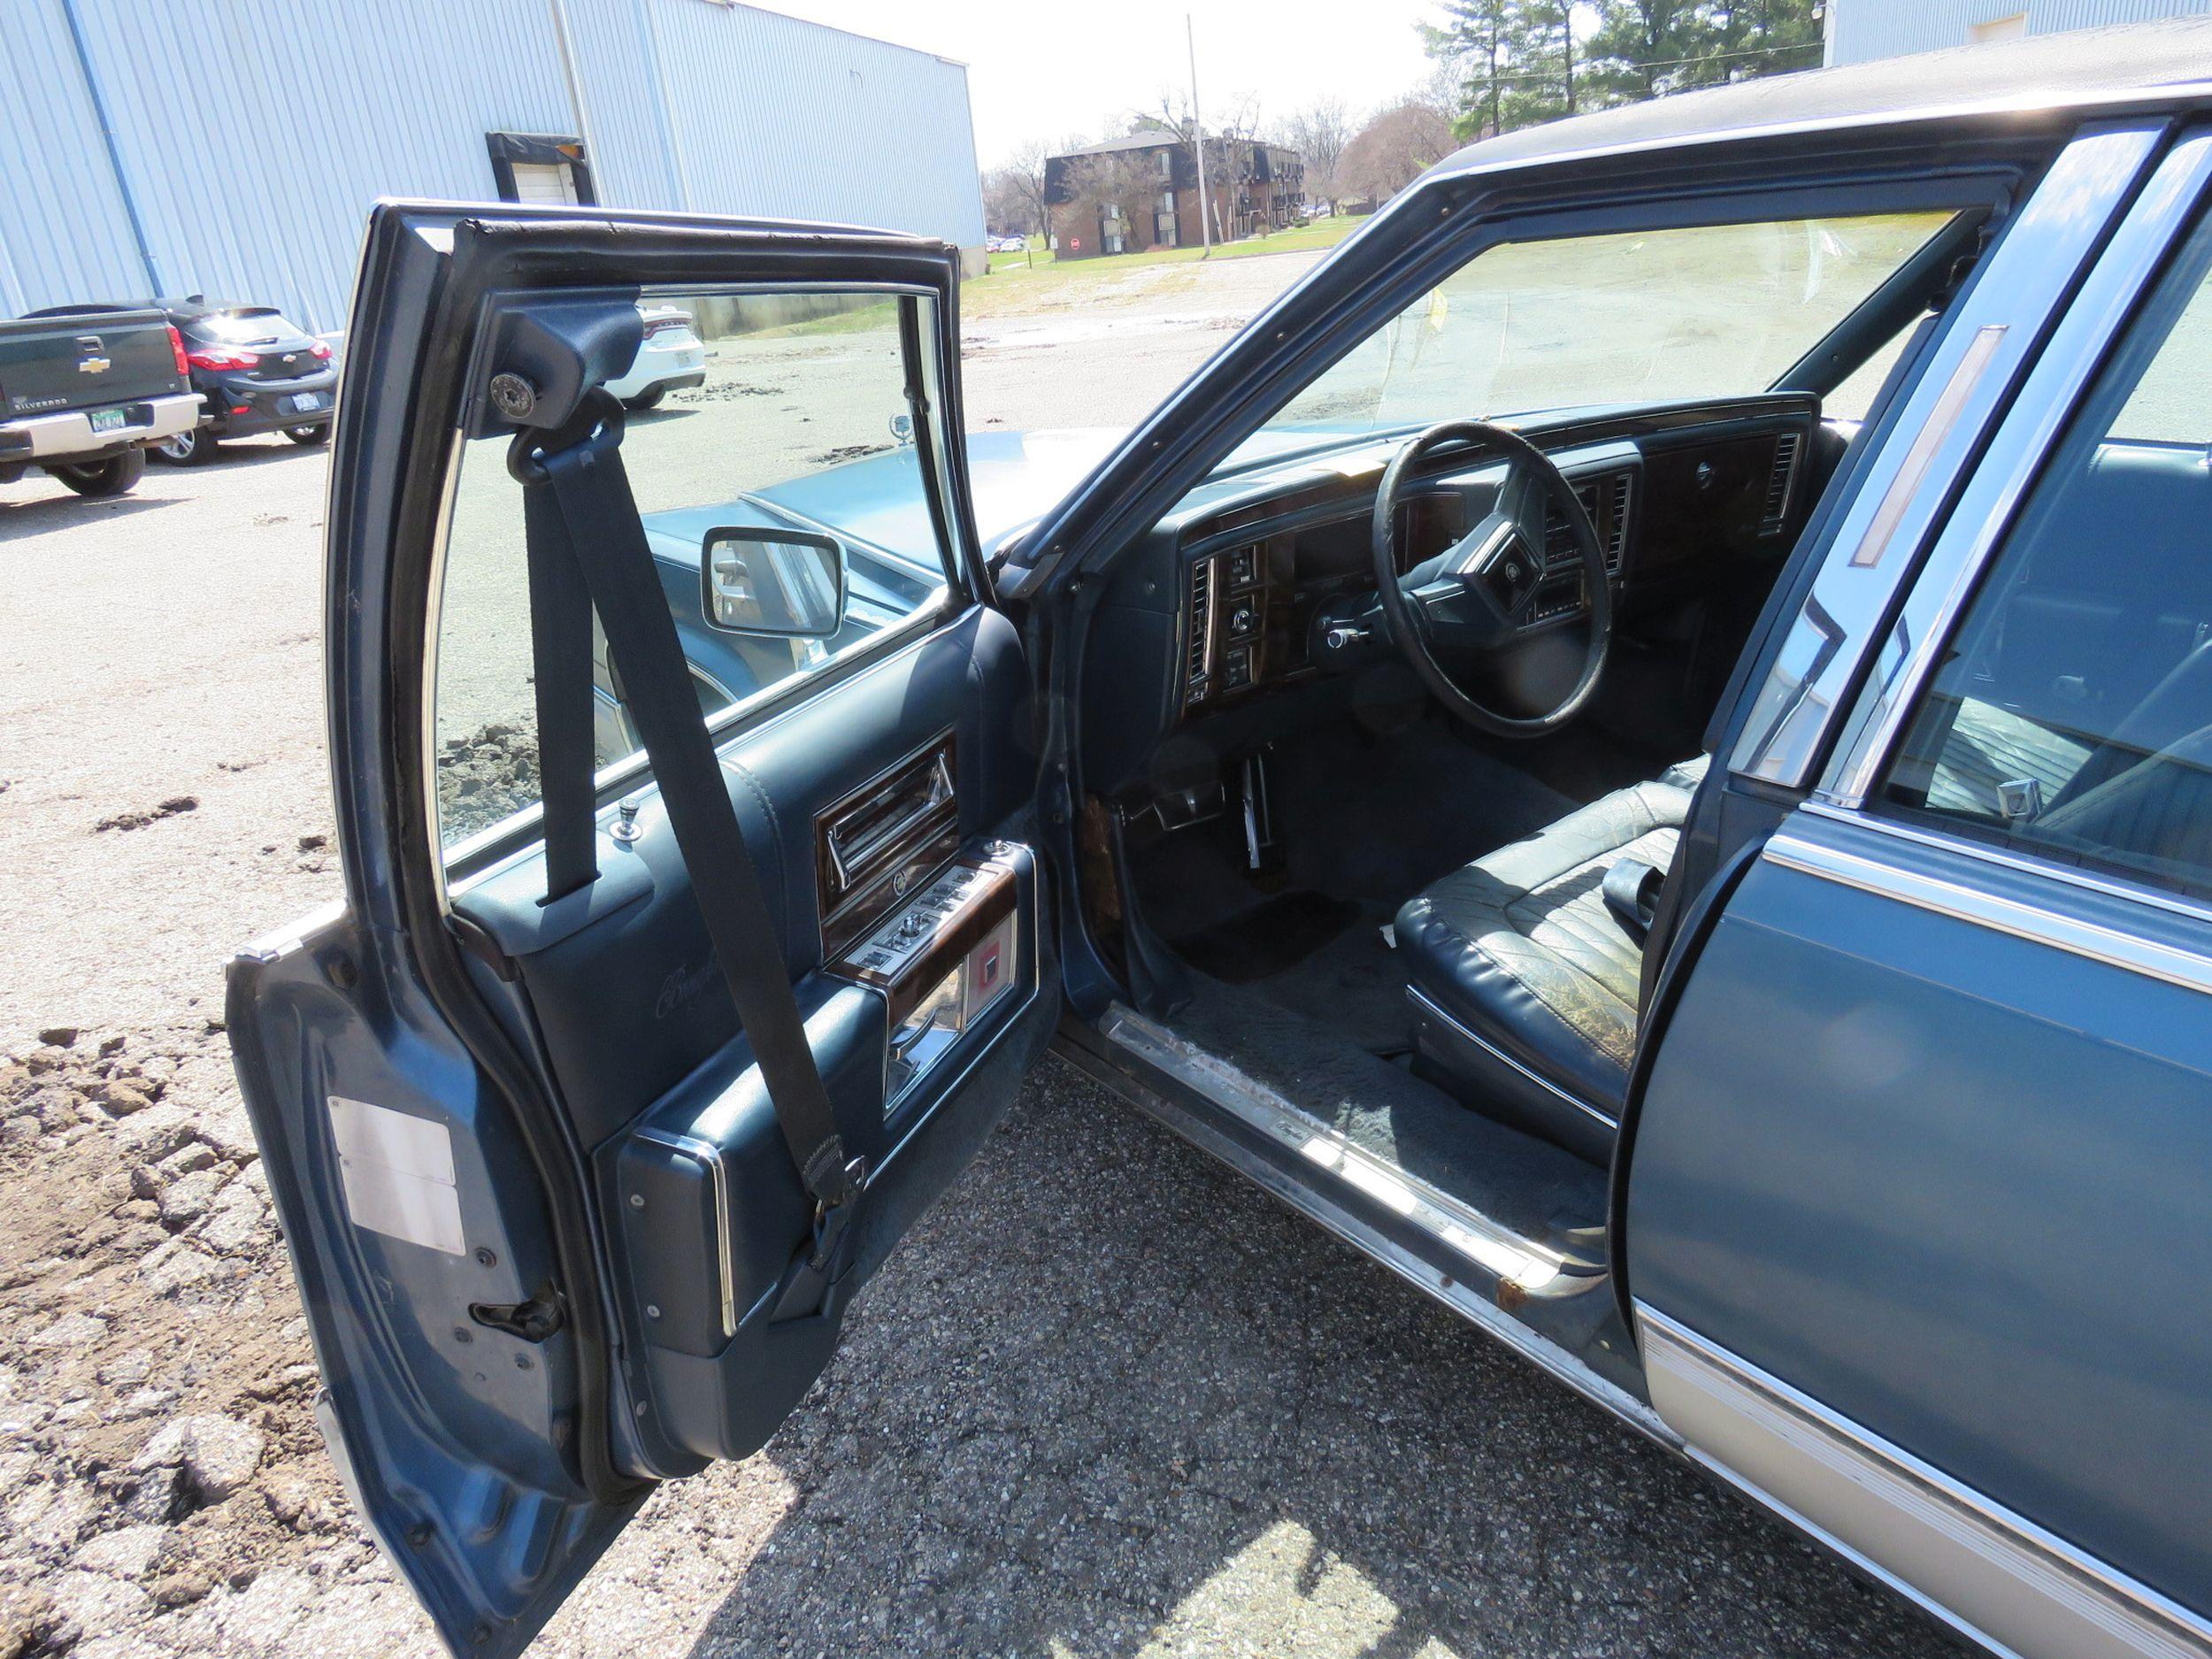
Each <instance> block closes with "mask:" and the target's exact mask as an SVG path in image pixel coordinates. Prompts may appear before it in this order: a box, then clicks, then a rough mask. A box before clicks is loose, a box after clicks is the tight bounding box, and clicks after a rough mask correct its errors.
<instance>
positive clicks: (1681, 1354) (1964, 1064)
mask: <svg viewBox="0 0 2212 1659" xmlns="http://www.w3.org/2000/svg"><path fill="white" fill-rule="evenodd" d="M2204 926H2205V925H2204V924H2203V923H2202V922H2200V921H2198V920H2196V919H2195V918H2192V917H2188V916H2185V915H2183V914H2181V913H2178V912H2174V911H2165V910H2159V909H2157V908H2155V907H2146V906H2144V905H2142V904H2140V903H2138V902H2135V901H2133V900H2131V899H2129V898H2126V897H2123V896H2119V895H2113V894H2107V893H2101V892H2099V891H2098V890H2096V889H2095V888H2093V887H2078V886H2062V885H2060V884H2055V883H2054V882H2052V881H2050V880H2049V879H2047V878H2045V877H2043V876H2042V875H2040V874H2039V873H2034V872H2028V871H2025V870H2020V869H2008V868H2007V867H2005V866H2004V865H2002V864H1993V863H1992V862H1990V861H1988V860H1986V859H1984V858H1981V857H1978V856H1974V855H1972V854H1970V853H1969V852H1966V851H1963V850H1953V849H1947V848H1943V847H1939V846H1937V845H1934V844H1932V843H1931V842H1929V841H1925V840H1924V839H1911V840H1908V839H1905V838H1904V837H1903V836H1902V835H1901V834H1900V833H1897V832H1894V831H1886V830H1883V829H1880V828H1877V827H1870V826H1862V825H1858V824H1854V823H1850V822H1847V821H1843V820H1842V819H1840V818H1838V817H1834V816H1822V815H1817V814H1815V813H1813V812H1809V811H1802V810H1801V811H1800V812H1798V813H1796V814H1794V815H1793V816H1792V817H1791V818H1789V819H1788V820H1787V821H1786V823H1785V825H1784V826H1783V828H1782V829H1781V830H1780V831H1779V832H1778V833H1777V834H1776V835H1775V836H1774V837H1773V838H1772V839H1771V840H1770V841H1769V842H1768V843H1767V846H1766V848H1765V849H1764V851H1763V854H1762V856H1760V857H1759V858H1758V860H1757V861H1756V862H1755V864H1753V865H1752V866H1751V868H1750V869H1749V871H1748V872H1747V874H1746V876H1745V877H1744V879H1743V880H1742V882H1741V885H1740V887H1738V889H1737V890H1736V892H1735V893H1734V895H1732V898H1731V899H1730V901H1729V902H1728V904H1727V907H1726V909H1725V910H1724V913H1723V915H1722V917H1721V919H1720V920H1719V922H1718V924H1717V926H1716V927H1715V928H1714V930H1713V932H1712V933H1711V935H1710V937H1709V940H1708V941H1706V942H1705V944H1704V945H1703V948H1702V949H1701V951H1700V953H1699V954H1698V956H1697V957H1696V959H1695V962H1694V965H1693V966H1692V968H1691V970H1690V972H1689V977H1688V979H1687V980H1686V984H1685V985H1684V986H1683V987H1682V989H1681V992H1680V995H1679V1000H1678V1002H1677V1004H1676V1005H1675V1007H1674V1008H1673V1010H1672V1011H1671V1017H1670V1018H1669V1020H1668V1022H1667V1025H1666V1027H1665V1030H1664V1033H1663V1036H1662V1037H1661V1039H1660V1041H1659V1046H1658V1049H1657V1052H1656V1055H1655V1058H1654V1060H1653V1063H1652V1064H1651V1068H1650V1072H1649V1078H1648V1083H1647V1089H1646V1092H1645V1094H1644V1097H1643V1100H1642V1103H1641V1108H1640V1116H1639V1118H1638V1123H1637V1127H1636V1132H1635V1141H1634V1147H1633V1159H1632V1164H1631V1165H1630V1171H1629V1181H1628V1199H1627V1213H1626V1229H1627V1238H1628V1259H1629V1263H1630V1271H1631V1276H1632V1294H1633V1295H1634V1297H1635V1299H1636V1302H1637V1304H1638V1309H1639V1313H1640V1321H1641V1323H1642V1324H1643V1325H1644V1326H1645V1327H1646V1335H1647V1365H1648V1366H1649V1367H1650V1368H1651V1371H1652V1382H1653V1394H1654V1401H1655V1404H1656V1405H1657V1406H1658V1409H1660V1411H1661V1414H1662V1415H1663V1417H1666V1418H1667V1419H1668V1421H1669V1422H1670V1423H1671V1424H1673V1425H1675V1426H1676V1427H1677V1428H1678V1429H1680V1430H1682V1431H1683V1432H1685V1434H1686V1436H1687V1437H1688V1438H1689V1440H1691V1443H1692V1445H1693V1447H1694V1448H1696V1449H1698V1450H1699V1451H1701V1453H1702V1454H1704V1455H1709V1456H1710V1457H1712V1458H1713V1459H1714V1460H1715V1461H1716V1462H1717V1463H1721V1464H1722V1465H1723V1466H1724V1467H1726V1468H1728V1469H1730V1470H1732V1471H1735V1472H1736V1473H1737V1474H1738V1475H1739V1476H1740V1477H1742V1478H1747V1479H1751V1480H1752V1481H1753V1482H1754V1484H1757V1483H1758V1481H1759V1480H1760V1479H1762V1471H1763V1479H1767V1480H1781V1481H1784V1482H1786V1483H1787V1485H1786V1487H1785V1489H1782V1490H1778V1491H1776V1490H1767V1492H1766V1495H1768V1496H1769V1497H1770V1498H1771V1499H1773V1500H1776V1501H1778V1502H1780V1503H1781V1505H1782V1506H1783V1507H1785V1508H1786V1509H1790V1510H1793V1511H1794V1512H1795V1513H1797V1514H1798V1515H1799V1516H1801V1517H1804V1518H1807V1519H1809V1520H1810V1521H1811V1522H1812V1523H1813V1524H1815V1525H1816V1526H1818V1527H1820V1528H1822V1529H1824V1530H1826V1531H1828V1532H1831V1533H1832V1534H1834V1535H1836V1536H1838V1537H1839V1538H1840V1539H1841V1540H1842V1541H1843V1542H1844V1543H1846V1544H1847V1546H1849V1547H1850V1548H1853V1549H1854V1550H1855V1552H1857V1553H1860V1554H1862V1555H1863V1556H1865V1557H1867V1558H1869V1559H1870V1561H1871V1562H1872V1563H1874V1564H1875V1565H1877V1566H1878V1567H1879V1568H1881V1569H1883V1570H1884V1571H1886V1572H1888V1573H1890V1574H1892V1575H1893V1576H1895V1577H1896V1578H1899V1579H1901V1581H1903V1582H1904V1583H1906V1584H1907V1585H1908V1586H1914V1587H1915V1588H1916V1590H1917V1591H1919V1592H1922V1593H1924V1594H1929V1595H1932V1596H1933V1597H1934V1598H1935V1599H1936V1600H1938V1601H1940V1602H1942V1603H1944V1604H1945V1605H1946V1606H1947V1608H1949V1609H1951V1611H1952V1612H1953V1613H1954V1614H1959V1613H1962V1612H1964V1613H1966V1614H1968V1615H1969V1616H1970V1617H1972V1619H1973V1621H1974V1622H1975V1623H1976V1624H1977V1627H1978V1629H1980V1630H1981V1631H1982V1632H1983V1633H1984V1634H1986V1635H1994V1636H1996V1637H1998V1638H2000V1639H2001V1640H2007V1641H2017V1640H2019V1639H2020V1638H2021V1637H2022V1636H2023V1635H2024V1634H2025V1633H2026V1632H2028V1631H2029V1630H2031V1629H2032V1628H2034V1627H2036V1626H2037V1625H2038V1624H2039V1622H2047V1621H2048V1620H2050V1619H2053V1618H2058V1619H2061V1620H2062V1621H2063V1620H2065V1619H2069V1618H2070V1617H2073V1616H2072V1615H2071V1614H2061V1613H2055V1612H2054V1611H2053V1609H2052V1608H2051V1607H2049V1606H2045V1607H2042V1608H2038V1607H2037V1606H2036V1605H2035V1604H2034V1601H2033V1599H2032V1598H2026V1597H2017V1596H2016V1597H2015V1599H2013V1600H2009V1601H2008V1600H2007V1599H2006V1597H2005V1596H2003V1595H1999V1594H1994V1593H1993V1591H1992V1590H1991V1589H1990V1588H1989V1586H1988V1585H1986V1584H1983V1585H1977V1584H1976V1583H1974V1582H1973V1581H1972V1576H1971V1574H1970V1573H1968V1572H1964V1571H1962V1568H1961V1562H1954V1563H1952V1565H1951V1567H1950V1568H1948V1569H1946V1568H1943V1567H1941V1566H1940V1565H1939V1564H1938V1563H1939V1561H1940V1559H1941V1558H1942V1555H1943V1548H1949V1546H1943V1547H1942V1548H1939V1544H1940V1542H1941V1538H1942V1536H1943V1535H1944V1534H1946V1533H1947V1532H1949V1533H1956V1532H1957V1531H1958V1528H1959V1526H1960V1525H1964V1522H1963V1520H1962V1517H1963V1516H1964V1515H1965V1514H1966V1513H1967V1512H1968V1510H1969V1509H1976V1508H1977V1507H1978V1509H1979V1510H1980V1511H1981V1512H1983V1513H1984V1515H1985V1519H1986V1518H1987V1517H1989V1516H1994V1517H2001V1518H2000V1519H1999V1520H1998V1521H1996V1522H1995V1523H1994V1524H1993V1525H1994V1529H1995V1530H1994V1531H1993V1532H1991V1534H1990V1537H1989V1539H1988V1540H1985V1547H1984V1548H1981V1549H1980V1550H1979V1551H1978V1553H1977V1552H1974V1551H1969V1552H1968V1555H1966V1556H1964V1557H1962V1558H1961V1561H1962V1562H1964V1563H1968V1564H1971V1563H1974V1562H1977V1561H1979V1562H1982V1563H1987V1562H1988V1561H1991V1560H2001V1559H2008V1560H2011V1561H2012V1563H2013V1564H2012V1566H2011V1567H2009V1568H2008V1571H2007V1572H2006V1573H2005V1574H2004V1575H2001V1578H1999V1580H1997V1582H2000V1583H2003V1584H2013V1585H2015V1586H2017V1585H2018V1584H2019V1583H2020V1582H2022V1581H2023V1580H2026V1581H2029V1582H2031V1584H2032V1581H2033V1580H2035V1579H2036V1578H2037V1577H2038V1576H2039V1572H2041V1571H2045V1570H2050V1571H2057V1570H2058V1569H2059V1568H2063V1569H2064V1573H2071V1572H2072V1571H2075V1568H2076V1566H2077V1565H2078V1563H2073V1554H2074V1553H2076V1552H2078V1556H2079V1557H2080V1559H2081V1560H2082V1561H2085V1562H2088V1563H2096V1564H2098V1565H2100V1566H2101V1568H2102V1569H2103V1570H2105V1571H2107V1573H2108V1576H2109V1577H2111V1578H2114V1579H2116V1580H2117V1581H2119V1582H2122V1583H2127V1584H2132V1585H2135V1586H2141V1587H2142V1588H2143V1589H2144V1590H2145V1591H2146V1592H2147V1594H2148V1596H2149V1598H2150V1600H2151V1601H2152V1602H2155V1601H2158V1600H2160V1599H2162V1598H2170V1599H2171V1600H2172V1601H2174V1602H2176V1603H2178V1604H2180V1605H2181V1606H2182V1607H2184V1608H2194V1609H2207V1608H2212V1489H2208V1487H2207V1486H2206V1484H2205V1482H2204V1481H2203V1480H2202V1479H2201V1478H2200V1471H2202V1470H2203V1469H2204V1468H2206V1467H2207V1466H2208V1464H2212V1418H2208V1417H2207V1416H2206V1414H2205V1412H2204V1410H2203V1379H2204V1378H2205V1377H2206V1375H2208V1373H2212V1279H2207V1277H2206V1276H2205V1275H2204V1274H2203V1273H2202V1272H2201V1271H2200V1268H2201V1266H2202V1264H2203V1263H2205V1262H2206V1261H2207V1260H2208V1259H2212V1202H2208V1200H2212V1178H2208V1175H2207V1173H2206V1172H2207V1171H2208V1170H2212V1114H2208V1112H2207V1110H2206V1106H2207V1103H2208V1102H2212V1020H2207V1019H2206V1018H2205V1010H2206V1006H2207V1005H2206V1001H2205V998H2206V995H2207V993H2208V991H2212V967H2208V966H2207V965H2206V964H2205V962H2204V958H2203V957H2202V956H2201V955H2200V949H2201V940H2202V934H2203V930H2204ZM1686 1356H1687V1357H1686ZM1731 1369H1733V1370H1734V1371H1736V1372H1738V1373H1739V1375H1738V1378H1737V1379H1736V1383H1737V1384H1740V1379H1741V1378H1742V1377H1750V1378H1753V1379H1756V1380H1755V1383H1754V1384H1753V1385H1752V1386H1751V1387H1750V1389H1749V1391H1748V1396H1747V1397H1749V1396H1756V1399H1757V1403H1756V1404H1755V1406H1753V1407H1749V1408H1746V1409H1731V1410H1717V1409H1714V1408H1715V1399H1716V1393H1715V1391H1716V1389H1717V1387H1719V1386H1722V1385H1720V1384H1717V1383H1716V1382H1715V1380H1714V1379H1715V1378H1716V1377H1719V1376H1723V1375H1724V1373H1725V1372H1726V1371H1729V1370H1731ZM1730 1386H1735V1385H1730ZM1793 1402H1800V1403H1793ZM1801 1402H1811V1403H1810V1404H1809V1405H1806V1404H1803V1403H1801ZM1815 1411H1816V1412H1819V1413H1822V1414H1824V1416H1825V1419H1826V1420H1828V1421H1830V1422H1832V1423H1833V1424H1838V1425H1842V1428H1841V1433H1842V1435H1843V1436H1844V1437H1845V1440H1846V1441H1848V1440H1855V1441H1856V1443H1857V1444H1858V1445H1859V1446H1860V1447H1861V1448H1864V1447H1867V1446H1871V1447H1875V1448H1879V1449H1878V1451H1876V1452H1874V1453H1871V1454H1868V1455H1866V1458H1865V1462H1864V1465H1863V1466H1862V1467H1854V1464H1855V1461H1856V1460H1857V1459H1858V1456H1859V1454H1858V1453H1856V1452H1853V1451H1851V1450H1850V1449H1849V1448H1848V1446H1847V1445H1845V1448H1844V1449H1842V1450H1838V1449H1836V1448H1829V1450H1828V1452H1827V1453H1826V1455H1823V1456H1820V1457H1808V1456H1805V1455H1801V1454H1802V1453H1803V1448H1804V1445H1805V1444H1806V1441H1807V1437H1808V1435H1809V1434H1810V1433H1812V1432H1813V1431H1810V1430H1808V1429H1807V1428H1806V1426H1805V1425H1806V1422H1807V1421H1809V1414H1810V1413H1812V1412H1815ZM1762 1412H1766V1413H1770V1414H1772V1417H1773V1422H1772V1423H1771V1424H1769V1425H1766V1426H1762V1418H1761V1416H1760V1414H1761V1413H1762ZM1792 1412H1795V1413H1796V1414H1797V1415H1796V1416H1795V1417H1791V1414H1792ZM1776 1425H1779V1426H1776ZM1793 1425H1794V1426H1793ZM1839 1444H1843V1442H1839ZM1792 1448H1795V1449H1794V1450H1793V1449H1792ZM1914 1464H1916V1465H1918V1466H1923V1467H1924V1470H1925V1471H1932V1472H1929V1473H1926V1474H1924V1475H1923V1476H1921V1477H1918V1479H1920V1480H1921V1484H1922V1486H1923V1487H1924V1488H1925V1490H1924V1491H1923V1494H1922V1496H1921V1498H1920V1499H1918V1500H1909V1501H1907V1502H1903V1503H1901V1504H1883V1505H1880V1506H1877V1507H1876V1508H1873V1509H1870V1508H1869V1507H1868V1506H1867V1503H1866V1501H1865V1494H1866V1492H1867V1490H1868V1488H1869V1483H1870V1482H1878V1481H1879V1480H1880V1479H1886V1478H1888V1477H1889V1476H1891V1475H1893V1473H1894V1472H1895V1471H1896V1470H1897V1469H1900V1468H1906V1467H1908V1466H1909V1465H1914ZM1747 1471H1749V1472H1747ZM1931 1482H1932V1483H1935V1484H1934V1485H1930V1484H1929V1483H1931ZM1945 1484H1947V1485H1948V1486H1949V1487H1950V1488H1952V1489H1954V1490H1955V1492H1957V1493H1959V1494H1966V1496H1963V1497H1962V1498H1960V1499H1959V1500H1957V1502H1955V1504H1947V1503H1945V1502H1942V1500H1941V1498H1940V1496H1938V1497H1936V1498H1930V1497H1929V1496H1928V1495H1927V1494H1928V1493H1930V1492H1935V1491H1937V1489H1938V1487H1939V1486H1944V1485H1945ZM1763 1490H1765V1488H1763ZM1915 1503H1917V1504H1918V1505H1919V1511H1920V1512H1921V1513H1923V1514H1925V1515H1931V1516H1937V1517H1939V1519H1940V1521H1941V1522H1942V1524H1940V1525H1937V1524H1934V1523H1931V1525H1933V1526H1934V1530H1933V1531H1932V1532H1923V1531H1922V1530H1921V1529H1918V1528H1916V1526H1915V1525H1914V1524H1913V1522H1914V1518H1915V1510H1914V1508H1913V1506H1914V1504H1915ZM1976 1525H1981V1523H1977V1524H1976ZM2037 1534H2047V1535H2048V1536H2049V1538H2050V1539H2052V1540H2057V1541H2056V1543H2055V1544H2053V1543H2048V1542H2046V1541H2041V1540H2037V1539H2036V1535H2037ZM2008 1551H2011V1552H2017V1555H2016V1557H2015V1556H2011V1555H2008ZM2023 1563H2026V1564H2023ZM2070 1563H2071V1564H2070ZM2084 1571H2086V1569H2084ZM2061 1576H2063V1574H2062V1575H2061ZM2064 1599H2065V1598H2064V1597H2063V1596H2062V1597H2061V1598H2060V1600H2061V1601H2063V1600H2064ZM2122 1601H2124V1602H2126V1603H2127V1604H2128V1605H2131V1606H2132V1605H2136V1604H2137V1603H2139V1602H2140V1601H2141V1598H2139V1597H2134V1596H2124V1597H2123V1598H2122ZM2124 1611H2125V1609H2124V1608H2123V1609H2120V1610H2119V1611H2114V1610H2113V1609H2109V1608H2108V1609H2106V1612H2107V1613H2108V1614H2110V1615H2111V1617H2122V1615H2123V1613H2124ZM2130 1617H2131V1616H2130ZM2023 1621H2024V1622H2023ZM2032 1650H2034V1651H2074V1650H2075V1649H2072V1648H2070V1647H2064V1646H2059V1647H2049V1648H2045V1647H2033V1648H2032ZM2097 1650H2098V1649H2097V1648H2096V1647H2094V1646H2091V1647H2083V1648H2080V1649H2079V1651H2084V1652H2090V1651H2097ZM2116 1650H2117V1649H2116ZM2179 1650H2181V1651H2196V1650H2197V1649H2196V1648H2195V1647H2185V1648H2182V1649H2179Z"/></svg>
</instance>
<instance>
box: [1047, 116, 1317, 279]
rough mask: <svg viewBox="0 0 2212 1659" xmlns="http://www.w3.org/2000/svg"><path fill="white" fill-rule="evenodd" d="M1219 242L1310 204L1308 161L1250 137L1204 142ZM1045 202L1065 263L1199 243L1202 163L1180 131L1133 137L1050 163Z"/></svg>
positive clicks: (1271, 224)
mask: <svg viewBox="0 0 2212 1659" xmlns="http://www.w3.org/2000/svg"><path fill="white" fill-rule="evenodd" d="M1206 171H1207V172H1208V173H1210V174H1211V175H1212V178H1213V183H1212V188H1211V190H1210V194H1211V196H1212V197H1213V221H1214V227H1215V228H1214V239H1215V240H1216V241H1217V242H1233V241H1235V240H1237V239H1238V238H1240V237H1244V236H1256V235H1260V234H1263V233H1265V232H1267V231H1270V230H1283V229H1286V228H1288V227H1290V226H1291V225H1293V224H1294V223H1295V222H1297V219H1298V218H1299V216H1300V214H1301V213H1302V211H1304V207H1305V200H1306V164H1305V160H1304V158H1303V157H1301V156H1300V155H1299V154H1298V152H1297V151H1296V150H1286V149H1285V148H1283V146H1281V145H1280V144H1269V143H1263V142H1259V141H1257V140H1254V139H1248V138H1229V139H1223V138H1213V137H1209V138H1208V139H1207V140H1206ZM1045 202H1046V204H1047V206H1048V208H1049V209H1050V211H1051V219H1052V233H1053V235H1054V237H1055V239H1056V245H1057V246H1058V248H1059V250H1060V257H1062V258H1064V259H1087V258H1089V257H1092V256H1094V255H1096V254H1105V253H1138V252H1141V251H1142V250H1145V249H1148V248H1185V247H1195V246H1197V245H1198V243H1199V242H1201V241H1202V239H1203V238H1202V234H1201V230H1200V227H1199V222H1198V204H1199V189H1198V162H1197V158H1196V157H1194V155H1193V154H1192V153H1191V147H1190V146H1189V145H1188V144H1187V143H1185V142H1182V140H1180V139H1179V138H1178V137H1176V136H1175V134H1172V133H1167V132H1157V131H1155V132H1142V133H1132V134H1129V135H1128V136H1127V137H1126V138H1110V139H1107V140H1106V141H1105V142H1102V143H1097V144H1091V145H1087V146H1086V147H1085V148H1083V149H1081V150H1071V151H1070V152H1069V153H1068V154H1066V155H1062V156H1052V157H1047V159H1046V161H1045Z"/></svg>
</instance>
